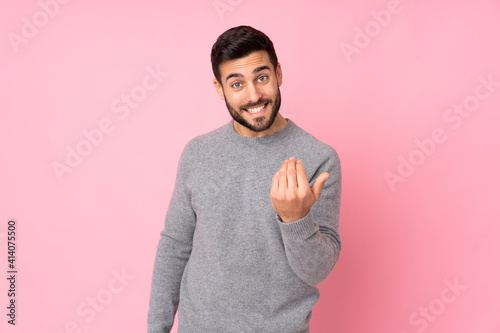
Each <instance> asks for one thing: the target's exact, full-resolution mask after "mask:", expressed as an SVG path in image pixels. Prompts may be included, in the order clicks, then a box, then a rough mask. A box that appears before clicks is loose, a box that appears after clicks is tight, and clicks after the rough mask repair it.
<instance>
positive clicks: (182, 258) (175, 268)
mask: <svg viewBox="0 0 500 333" xmlns="http://www.w3.org/2000/svg"><path fill="white" fill-rule="evenodd" d="M185 155H186V149H184V152H183V154H182V156H181V159H180V161H179V166H178V169H177V176H176V182H175V186H174V192H173V194H172V197H171V199H170V204H169V207H168V210H167V214H166V217H165V227H164V229H163V230H162V232H161V233H160V236H161V237H160V241H159V243H158V246H157V251H156V258H155V262H154V268H153V278H152V284H151V295H150V300H149V312H148V318H147V323H148V333H165V332H167V333H168V332H170V330H171V329H172V326H173V323H174V317H175V313H176V311H177V307H178V304H179V291H180V284H181V278H182V274H183V273H184V268H185V266H186V263H187V261H188V259H189V257H190V255H191V248H192V242H193V233H194V229H195V225H196V214H195V212H194V211H193V208H192V207H191V199H190V194H189V191H188V190H187V189H186V186H185V183H184V178H183V177H184V176H183V171H184V170H183V165H184V164H183V160H184V156H185Z"/></svg>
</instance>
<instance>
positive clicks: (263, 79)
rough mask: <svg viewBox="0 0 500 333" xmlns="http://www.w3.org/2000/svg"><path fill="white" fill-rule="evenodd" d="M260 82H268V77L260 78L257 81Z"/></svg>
mask: <svg viewBox="0 0 500 333" xmlns="http://www.w3.org/2000/svg"><path fill="white" fill-rule="evenodd" d="M257 80H258V81H259V82H264V81H266V80H267V75H262V76H259V78H258V79H257Z"/></svg>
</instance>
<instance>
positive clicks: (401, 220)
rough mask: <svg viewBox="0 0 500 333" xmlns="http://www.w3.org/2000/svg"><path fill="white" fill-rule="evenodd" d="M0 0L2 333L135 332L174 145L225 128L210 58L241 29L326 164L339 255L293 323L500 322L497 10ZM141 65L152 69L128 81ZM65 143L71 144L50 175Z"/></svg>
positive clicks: (385, 2)
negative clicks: (255, 33)
mask: <svg viewBox="0 0 500 333" xmlns="http://www.w3.org/2000/svg"><path fill="white" fill-rule="evenodd" d="M60 2H61V3H62V2H63V1H62V0H61V1H60ZM56 4H57V6H56ZM0 6H1V10H0V36H2V38H0V57H1V62H0V66H1V71H0V73H1V75H0V91H1V93H0V109H1V121H0V147H1V157H2V160H1V174H0V189H1V192H0V193H1V194H0V262H1V265H0V266H1V269H2V270H1V272H2V273H0V303H1V306H0V308H1V309H3V310H1V311H0V318H2V319H1V321H0V330H1V331H2V332H40V333H46V332H47V333H48V332H50V333H61V332H145V330H146V316H147V311H148V302H149V290H150V283H151V274H152V268H153V261H154V256H155V252H156V245H157V243H158V240H159V233H160V231H161V229H162V228H163V221H164V216H165V213H166V209H167V206H168V202H169V198H170V195H171V193H172V190H173V184H174V183H173V182H174V177H175V171H176V167H177V162H178V158H179V155H180V153H181V150H182V148H183V147H184V145H185V143H186V142H187V141H188V140H189V139H191V138H193V137H194V136H196V135H199V134H202V133H205V132H208V131H210V130H212V129H214V128H216V127H218V126H220V125H222V124H224V123H226V122H227V121H229V119H230V118H229V114H228V112H227V110H226V107H225V105H224V103H223V102H222V101H221V100H220V99H219V97H218V96H217V94H216V92H215V89H214V87H213V85H212V78H213V74H212V72H211V65H210V49H211V46H212V44H213V43H214V42H215V39H216V38H217V36H218V35H219V34H221V33H222V32H223V31H225V30H226V29H228V28H230V27H233V26H237V25H240V24H248V25H252V26H254V27H255V28H257V29H260V30H262V31H264V32H265V33H266V34H268V35H269V36H270V38H271V39H272V40H273V41H274V44H275V47H276V49H277V53H278V58H279V61H280V62H281V65H282V69H283V75H284V83H283V86H282V90H281V91H282V98H283V104H282V111H283V114H284V116H286V117H288V118H290V119H292V120H293V121H295V122H296V123H297V124H299V126H301V127H302V128H304V129H306V130H307V131H309V132H310V133H312V134H313V135H315V136H316V137H317V138H319V139H321V140H323V141H325V142H327V143H329V144H330V145H331V146H333V147H334V148H335V149H336V150H337V152H338V153H339V155H340V158H341V162H342V168H343V193H342V209H341V230H340V231H341V236H342V241H343V248H342V254H341V258H340V260H339V262H338V264H337V266H336V267H335V269H334V271H333V273H332V274H331V275H330V277H329V278H328V279H327V280H326V281H325V282H323V283H322V284H320V285H319V288H320V291H321V298H320V301H319V302H318V303H317V305H316V306H315V308H314V311H313V317H312V323H311V332H313V333H323V332H324V333H326V332H328V333H330V332H332V333H358V332H359V333H365V332H376V333H403V332H406V333H413V332H424V331H425V332H429V333H431V332H446V333H447V332H454V333H471V332H474V333H498V332H500V315H499V314H500V300H499V298H500V287H499V283H498V282H499V281H500V264H499V254H500V242H499V236H500V226H499V218H500V213H499V209H498V207H499V204H498V203H497V201H498V198H499V196H498V188H499V185H500V182H499V180H500V176H499V173H498V170H499V168H500V158H499V157H498V152H499V148H498V147H499V144H500V137H499V135H498V124H499V121H500V115H499V111H500V84H499V83H498V82H500V61H499V59H500V47H499V45H500V44H499V37H498V33H499V32H500V1H498V0H477V1H465V0H453V1H452V0H449V1H446V0H441V1H430V0H418V1H415V0H414V1H410V0H401V1H400V2H398V1H396V0H376V1H354V2H347V1H316V2H306V1H296V0H295V1H280V2H278V1H262V0H259V1H249V0H217V1H213V0H204V1H153V0H148V1H111V0H106V1H104V0H101V1H70V2H68V3H65V4H59V2H55V0H41V1H40V2H38V1H16V2H11V1H1V3H0ZM377 19H378V21H377ZM378 22H380V23H378ZM35 23H36V25H33V24H35ZM30 27H31V28H30ZM360 31H361V32H360ZM343 50H344V51H343ZM346 50H349V51H346ZM148 70H149V71H154V70H157V71H160V72H163V73H168V75H167V74H162V76H160V77H158V80H157V81H154V80H152V79H150V78H147V79H146V83H147V85H148V87H149V88H148V89H149V90H146V89H145V88H144V87H142V85H143V78H144V77H145V76H146V75H148ZM488 78H489V80H490V81H492V82H493V83H490V84H489V85H485V84H484V83H482V82H484V81H485V80H486V81H487V80H488ZM148 80H149V81H148ZM131 93H132V94H133V95H134V96H135V98H136V100H137V103H136V104H135V105H134V108H132V107H130V108H129V107H126V106H125V104H124V103H123V102H121V101H120V99H121V96H122V95H126V94H129V95H130V94H131ZM463 104H465V106H463V107H462V108H463V110H465V111H462V114H463V116H460V115H459V113H457V112H456V110H457V108H459V107H461V106H460V105H463ZM454 106H455V111H454V109H453V108H454ZM466 109H467V110H471V111H470V112H469V111H467V110H466ZM114 111H118V112H114ZM127 111H129V112H128V113H126V112H127ZM100 124H101V125H102V124H103V125H102V128H103V129H104V130H106V131H107V133H103V132H101V133H103V134H102V136H100V135H99V134H97V131H96V128H99V126H100ZM85 131H88V132H89V133H94V139H93V140H94V142H95V144H90V143H89V140H88V139H87V138H86V136H85V135H84V132H85ZM100 131H101V130H100ZM433 133H434V134H433ZM431 140H433V141H431ZM68 149H70V150H71V149H72V150H76V149H80V151H81V152H83V153H84V154H86V156H83V157H82V158H81V160H80V161H76V160H73V167H71V168H69V167H68V169H67V170H69V169H71V172H63V173H62V174H60V175H59V177H58V175H57V173H56V172H55V171H54V168H53V164H55V163H60V165H63V164H66V158H67V155H68ZM73 158H74V157H73ZM411 163H413V164H414V165H415V166H413V165H412V164H411ZM387 177H389V181H388V178H387ZM398 177H399V178H398ZM390 179H392V183H391V181H390ZM9 219H14V220H16V222H17V231H18V242H17V252H16V255H17V268H18V272H19V273H18V276H17V291H18V297H17V298H16V304H17V308H16V309H17V318H16V323H17V325H16V326H15V327H12V326H11V325H7V323H6V322H7V319H8V318H7V316H6V313H7V310H6V306H7V304H8V303H7V302H8V301H9V299H8V297H7V289H8V285H7V280H6V278H5V276H6V275H7V273H6V271H7V266H6V263H7V253H6V252H7V250H6V248H7V244H6V239H5V236H6V232H7V222H8V221H9ZM116 275H124V276H123V277H122V278H121V279H117V278H116ZM93 300H94V301H93ZM92 302H97V303H96V305H95V308H93V307H92V306H91V304H92ZM97 309H99V310H97ZM176 331H177V329H176V328H175V329H174V330H173V332H176ZM285 333H286V332H285Z"/></svg>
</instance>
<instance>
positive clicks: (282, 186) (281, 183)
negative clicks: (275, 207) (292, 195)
mask: <svg viewBox="0 0 500 333" xmlns="http://www.w3.org/2000/svg"><path fill="white" fill-rule="evenodd" d="M287 165H288V163H287V161H285V162H283V164H281V168H280V169H279V171H278V191H279V192H284V191H286V188H287V179H286V169H287Z"/></svg>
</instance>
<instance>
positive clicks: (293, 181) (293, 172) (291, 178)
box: [286, 157, 297, 189]
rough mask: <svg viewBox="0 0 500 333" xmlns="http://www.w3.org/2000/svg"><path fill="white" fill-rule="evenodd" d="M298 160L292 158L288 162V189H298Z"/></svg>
mask: <svg viewBox="0 0 500 333" xmlns="http://www.w3.org/2000/svg"><path fill="white" fill-rule="evenodd" d="M296 163H297V162H296V160H295V157H290V159H289V160H288V167H287V170H286V175H287V177H286V179H287V182H288V189H295V188H297V168H296Z"/></svg>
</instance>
